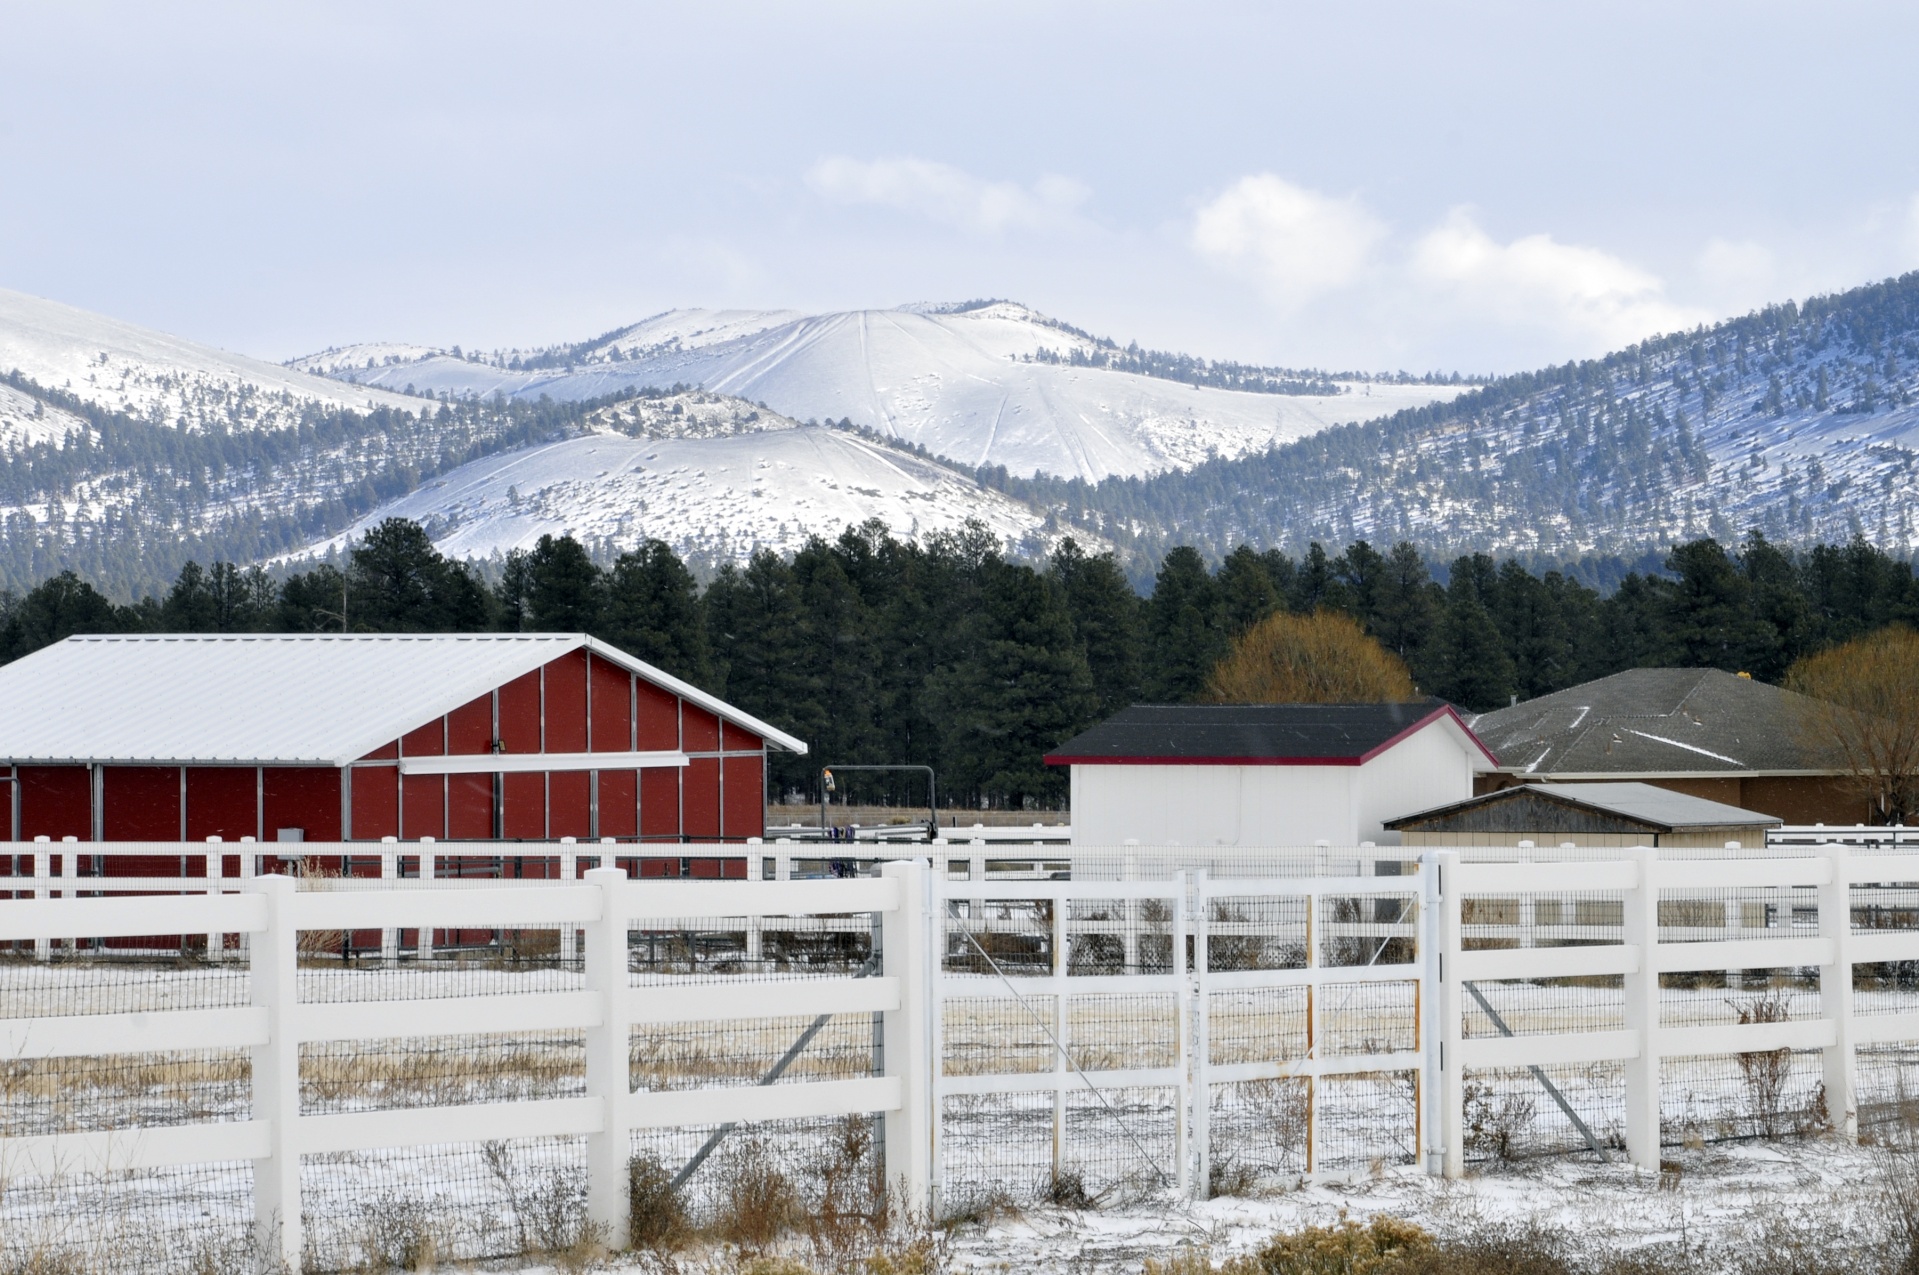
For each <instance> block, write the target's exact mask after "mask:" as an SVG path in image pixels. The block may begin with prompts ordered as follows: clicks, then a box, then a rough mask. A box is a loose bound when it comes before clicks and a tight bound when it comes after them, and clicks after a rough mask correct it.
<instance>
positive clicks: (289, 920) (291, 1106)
mask: <svg viewBox="0 0 1919 1275" xmlns="http://www.w3.org/2000/svg"><path fill="white" fill-rule="evenodd" d="M247 888H248V889H249V890H250V891H252V892H253V893H256V894H259V895H262V896H264V898H265V899H266V905H267V927H266V929H265V930H263V931H261V932H260V933H258V934H256V935H254V936H253V943H252V945H251V946H250V947H249V949H248V982H249V984H250V988H251V997H250V999H251V1001H252V1003H253V1004H254V1006H255V1007H257V1008H259V1009H263V1010H265V1011H266V1018H267V1040H266V1044H264V1045H255V1046H254V1047H253V1118H254V1119H255V1120H256V1121H259V1122H261V1123H262V1124H264V1125H265V1126H266V1131H267V1148H268V1150H267V1158H266V1159H264V1160H255V1161H254V1162H253V1234H254V1243H255V1246H256V1248H257V1249H258V1251H259V1254H260V1256H261V1257H262V1258H266V1259H269V1260H272V1259H278V1260H279V1261H281V1262H284V1263H285V1264H286V1266H287V1268H288V1269H290V1270H294V1271H297V1270H299V1269H300V1252H301V1249H302V1248H303V1247H304V1241H303V1236H302V1233H301V1219H300V1127H299V1126H300V1041H299V1037H298V1035H297V1034H296V1032H295V1031H294V1015H295V1012H296V1009H295V1006H296V1002H297V999H298V984H297V979H298V959H297V954H298V951H299V945H298V944H299V934H298V931H297V930H296V929H295V928H294V920H293V916H292V911H293V902H294V887H293V880H292V878H291V877H284V876H265V877H255V878H254V879H253V880H251V881H249V882H248V883H247Z"/></svg>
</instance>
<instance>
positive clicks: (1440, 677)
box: [1429, 554, 1516, 712]
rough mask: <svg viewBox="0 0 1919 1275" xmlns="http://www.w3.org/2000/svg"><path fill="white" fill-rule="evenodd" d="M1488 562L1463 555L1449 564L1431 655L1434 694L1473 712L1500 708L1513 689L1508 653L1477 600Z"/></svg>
mask: <svg viewBox="0 0 1919 1275" xmlns="http://www.w3.org/2000/svg"><path fill="white" fill-rule="evenodd" d="M1476 557H1479V558H1482V559H1484V555H1483V554H1482V555H1476ZM1491 566H1492V562H1491V559H1484V561H1483V562H1475V561H1474V560H1473V559H1470V558H1461V559H1460V560H1459V561H1457V562H1455V563H1454V564H1453V570H1452V579H1451V581H1450V582H1449V583H1448V584H1447V586H1446V605H1445V608H1444V610H1443V611H1442V612H1441V613H1440V620H1439V631H1438V633H1437V634H1436V635H1435V638H1434V648H1435V649H1434V650H1433V651H1432V652H1431V654H1430V657H1429V661H1430V674H1429V675H1430V676H1431V678H1432V685H1431V687H1430V689H1431V691H1432V693H1433V694H1434V695H1437V696H1439V697H1440V698H1441V699H1445V700H1450V701H1452V702H1453V703H1455V704H1462V705H1464V706H1465V707H1467V708H1470V709H1472V710H1474V711H1475V712H1485V711H1487V710H1488V709H1494V708H1501V707H1504V706H1505V705H1506V704H1507V703H1508V702H1509V701H1510V700H1511V699H1512V697H1513V695H1514V694H1515V693H1516V692H1515V688H1514V679H1513V662H1512V657H1511V656H1509V655H1507V653H1506V643H1505V639H1504V638H1503V637H1501V635H1500V632H1499V627H1498V626H1497V625H1496V624H1494V623H1493V618H1492V615H1491V614H1490V613H1489V612H1488V611H1487V609H1486V605H1485V603H1484V602H1483V601H1482V600H1481V596H1482V585H1483V584H1484V583H1485V577H1486V576H1487V575H1488V574H1489V573H1490V569H1491Z"/></svg>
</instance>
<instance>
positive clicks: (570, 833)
mask: <svg viewBox="0 0 1919 1275" xmlns="http://www.w3.org/2000/svg"><path fill="white" fill-rule="evenodd" d="M546 801H547V814H546V835H547V836H549V837H579V838H581V839H582V840H584V839H585V838H587V837H590V836H592V835H593V777H592V776H591V775H589V774H588V773H587V772H586V771H584V770H560V771H555V772H554V773H552V774H550V775H548V776H547V777H546Z"/></svg>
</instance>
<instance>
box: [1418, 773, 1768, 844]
mask: <svg viewBox="0 0 1919 1275" xmlns="http://www.w3.org/2000/svg"><path fill="white" fill-rule="evenodd" d="M1541 801H1546V802H1550V803H1552V804H1553V805H1556V806H1559V807H1562V808H1566V809H1573V810H1582V811H1590V812H1593V813H1596V814H1600V815H1608V816H1611V817H1613V818H1615V819H1617V820H1621V821H1623V822H1625V823H1629V824H1633V825H1635V827H1634V828H1633V829H1632V830H1633V831H1645V832H1667V833H1671V832H1684V831H1686V830H1687V829H1698V828H1753V827H1760V828H1776V827H1778V826H1779V825H1780V823H1781V822H1782V821H1781V820H1780V819H1778V818H1776V817H1774V816H1772V815H1767V814H1761V813H1759V812H1758V811H1756V810H1744V809H1741V808H1740V807H1738V806H1729V805H1727V804H1725V803H1724V802H1720V801H1708V800H1706V799H1705V798H1704V797H1694V796H1690V795H1688V794H1686V793H1683V792H1674V791H1672V789H1670V788H1661V787H1659V786H1658V785H1656V784H1640V783H1619V784H1606V783H1600V784H1520V785H1518V786H1517V787H1513V788H1502V789H1500V790H1499V791H1498V792H1489V793H1485V794H1482V795H1481V796H1478V797H1472V798H1469V799H1467V800H1465V801H1456V802H1453V803H1452V804H1451V805H1446V806H1437V807H1435V808H1433V809H1431V810H1422V811H1420V812H1419V813H1418V814H1412V815H1405V816H1403V817H1401V818H1398V819H1393V820H1390V821H1388V822H1387V823H1386V825H1385V826H1386V827H1388V828H1391V829H1394V830H1396V831H1403V832H1444V831H1450V830H1453V829H1454V828H1456V827H1459V826H1460V825H1462V823H1464V822H1467V821H1470V823H1471V825H1472V828H1471V830H1472V831H1483V832H1492V831H1498V832H1527V831H1531V830H1532V828H1533V827H1534V826H1536V825H1534V824H1530V823H1528V822H1527V820H1528V812H1529V810H1537V808H1538V807H1537V803H1539V802H1541ZM1507 811H1510V816H1509V817H1505V818H1502V817H1501V816H1502V815H1504V814H1506V813H1507Z"/></svg>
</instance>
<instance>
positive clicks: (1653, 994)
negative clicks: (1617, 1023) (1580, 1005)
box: [1620, 846, 1659, 1171]
mask: <svg viewBox="0 0 1919 1275" xmlns="http://www.w3.org/2000/svg"><path fill="white" fill-rule="evenodd" d="M1625 857H1626V858H1627V859H1629V860H1631V861H1632V862H1633V863H1634V864H1636V865H1637V866H1638V869H1639V871H1638V883H1637V885H1636V886H1635V887H1634V888H1633V889H1631V890H1628V891H1626V896H1625V916H1624V917H1623V918H1622V921H1623V925H1622V927H1621V934H1620V939H1621V941H1622V942H1623V943H1625V944H1626V946H1627V947H1629V948H1636V949H1637V951H1638V953H1639V960H1638V963H1637V965H1636V966H1635V967H1634V968H1633V969H1632V970H1630V971H1628V972H1627V974H1626V976H1625V984H1626V986H1625V992H1626V997H1625V999H1626V1030H1627V1031H1630V1032H1636V1033H1638V1036H1639V1053H1638V1054H1637V1056H1635V1057H1632V1058H1629V1059H1627V1060H1626V1063H1625V1070H1626V1156H1627V1158H1628V1159H1630V1160H1631V1161H1632V1162H1633V1163H1634V1164H1636V1165H1638V1166H1639V1167H1640V1168H1642V1169H1652V1170H1654V1171H1657V1170H1658V1168H1659V961H1658V946H1659V877H1658V875H1657V874H1658V868H1659V862H1658V854H1657V852H1656V851H1653V850H1649V849H1647V848H1646V847H1644V846H1640V847H1636V848H1634V849H1631V850H1628V851H1626V853H1625Z"/></svg>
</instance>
